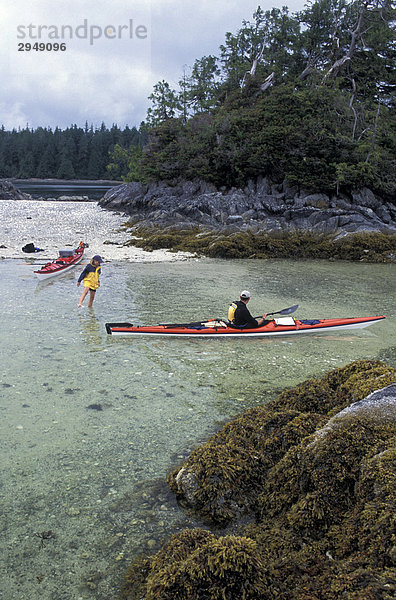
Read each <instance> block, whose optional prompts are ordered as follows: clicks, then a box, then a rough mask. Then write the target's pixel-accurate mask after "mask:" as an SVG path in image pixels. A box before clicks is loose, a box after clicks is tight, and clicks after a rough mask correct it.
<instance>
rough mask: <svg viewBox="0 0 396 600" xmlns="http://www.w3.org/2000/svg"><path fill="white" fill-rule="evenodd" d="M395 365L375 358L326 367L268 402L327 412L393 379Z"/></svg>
mask: <svg viewBox="0 0 396 600" xmlns="http://www.w3.org/2000/svg"><path fill="white" fill-rule="evenodd" d="M395 373H396V371H395V369H393V368H392V367H389V366H388V365H387V364H385V363H383V362H381V361H378V360H357V361H355V362H352V363H350V364H349V365H346V366H345V367H340V368H338V369H334V370H333V371H330V373H328V374H327V375H325V377H323V378H322V379H308V380H307V381H304V382H303V383H301V384H300V385H298V386H297V387H295V388H293V389H290V390H285V391H284V392H282V393H281V394H280V395H279V396H278V398H277V399H276V400H273V401H272V402H271V404H270V407H271V409H272V410H284V409H285V408H288V409H289V410H297V411H314V412H317V413H320V414H322V415H327V414H328V413H329V411H332V412H338V411H340V410H341V409H342V408H344V407H345V406H348V405H349V404H351V403H352V402H355V401H357V400H360V399H361V398H364V397H365V396H367V394H370V393H371V392H374V391H375V390H378V389H381V388H383V387H385V386H387V385H389V384H390V383H393V382H394V381H396V379H395Z"/></svg>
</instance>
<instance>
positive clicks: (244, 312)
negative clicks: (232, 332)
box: [234, 300, 259, 329]
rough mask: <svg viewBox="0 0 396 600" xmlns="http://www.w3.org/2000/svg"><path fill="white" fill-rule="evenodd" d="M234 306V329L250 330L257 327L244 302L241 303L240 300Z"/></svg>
mask: <svg viewBox="0 0 396 600" xmlns="http://www.w3.org/2000/svg"><path fill="white" fill-rule="evenodd" d="M234 304H236V305H237V308H236V311H235V316H234V325H235V327H239V328H240V329H242V328H249V329H251V328H254V327H258V326H259V324H258V323H257V321H256V319H255V318H254V317H252V315H251V314H250V312H249V310H248V307H247V306H246V304H245V303H244V302H242V301H241V300H237V301H236V302H235V303H234Z"/></svg>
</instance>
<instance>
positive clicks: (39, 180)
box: [7, 177, 125, 185]
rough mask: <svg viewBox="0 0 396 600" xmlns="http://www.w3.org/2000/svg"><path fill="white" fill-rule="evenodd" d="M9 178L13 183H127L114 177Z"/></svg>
mask: <svg viewBox="0 0 396 600" xmlns="http://www.w3.org/2000/svg"><path fill="white" fill-rule="evenodd" d="M7 179H8V180H9V181H12V182H13V183H17V182H19V181H22V182H24V183H54V184H61V183H70V184H73V183H74V184H81V183H100V184H104V185H120V184H122V183H125V182H124V181H118V180H117V181H116V180H113V179H55V178H49V179H39V178H37V177H29V178H27V179H21V178H18V177H8V178H7Z"/></svg>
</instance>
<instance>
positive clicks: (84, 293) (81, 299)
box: [78, 287, 89, 307]
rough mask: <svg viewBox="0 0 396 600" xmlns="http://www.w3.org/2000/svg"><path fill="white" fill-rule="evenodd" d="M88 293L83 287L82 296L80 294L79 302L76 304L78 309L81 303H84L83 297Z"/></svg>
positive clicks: (87, 289)
mask: <svg viewBox="0 0 396 600" xmlns="http://www.w3.org/2000/svg"><path fill="white" fill-rule="evenodd" d="M88 292H89V288H87V287H84V289H83V291H82V294H81V296H80V300H79V302H78V306H79V307H80V306H82V303H83V302H84V298H85V296H86V295H87V294H88Z"/></svg>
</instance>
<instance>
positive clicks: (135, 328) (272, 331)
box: [106, 316, 385, 338]
mask: <svg viewBox="0 0 396 600" xmlns="http://www.w3.org/2000/svg"><path fill="white" fill-rule="evenodd" d="M382 319H385V316H377V317H347V318H343V319H301V320H299V319H294V318H293V317H281V318H278V319H273V320H271V321H270V322H269V323H267V324H266V325H263V326H262V327H256V328H254V329H238V328H236V327H233V326H231V325H230V324H229V323H228V322H227V321H222V320H221V319H216V320H214V319H212V320H209V321H197V322H194V323H180V324H177V323H172V324H169V325H167V324H161V325H132V324H131V323H106V331H107V333H108V334H110V335H120V336H128V335H129V336H134V335H137V336H139V335H140V336H141V335H155V336H158V335H162V336H178V337H205V338H214V337H217V338H224V337H274V336H282V335H301V334H306V333H316V334H317V333H324V332H330V331H339V330H344V329H362V328H364V327H368V326H369V325H373V324H374V323H378V322H379V321H382Z"/></svg>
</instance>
